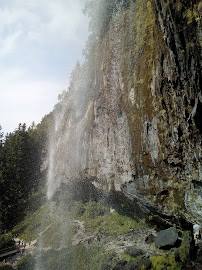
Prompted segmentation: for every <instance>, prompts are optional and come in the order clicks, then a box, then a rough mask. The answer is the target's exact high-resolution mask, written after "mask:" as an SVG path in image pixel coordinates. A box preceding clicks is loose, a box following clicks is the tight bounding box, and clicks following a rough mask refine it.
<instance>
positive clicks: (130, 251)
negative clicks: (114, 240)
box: [125, 247, 144, 257]
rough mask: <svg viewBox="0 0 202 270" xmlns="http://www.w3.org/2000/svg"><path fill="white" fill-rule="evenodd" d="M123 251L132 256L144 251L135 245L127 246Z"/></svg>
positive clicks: (141, 253)
mask: <svg viewBox="0 0 202 270" xmlns="http://www.w3.org/2000/svg"><path fill="white" fill-rule="evenodd" d="M125 253H126V254H128V255H130V256H132V257H137V256H139V255H143V254H144V252H143V251H142V250H141V249H138V248H137V247H127V248H126V250H125Z"/></svg>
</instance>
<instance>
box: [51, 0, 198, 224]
mask: <svg viewBox="0 0 202 270" xmlns="http://www.w3.org/2000/svg"><path fill="white" fill-rule="evenodd" d="M200 12H201V4H200V3H199V1H190V0H182V1H181V2H179V1H175V0H171V1H164V0H152V1H149V0H147V1H146V0H136V1H131V3H130V5H129V6H128V7H127V8H125V9H124V10H120V11H118V12H116V13H115V14H114V15H113V16H112V17H111V20H110V23H109V26H108V28H107V31H106V32H105V33H104V35H102V37H101V38H99V39H98V41H97V42H96V46H95V49H94V52H93V54H91V61H92V62H91V63H93V64H92V65H93V72H92V71H91V72H90V71H89V69H90V68H89V66H90V65H91V63H90V64H89V62H90V61H88V63H85V64H84V65H83V66H82V67H80V66H78V67H77V69H76V71H75V72H74V74H73V76H72V85H71V91H70V92H69V93H66V94H65V96H64V97H63V99H62V101H61V102H60V103H59V104H57V106H56V109H55V115H56V130H55V132H54V134H53V135H54V136H53V138H52V143H51V149H52V161H51V162H52V163H51V164H52V165H51V166H50V167H51V177H52V180H51V181H50V182H54V184H53V185H54V186H57V185H59V184H60V182H62V181H67V179H73V178H74V177H77V178H78V177H81V178H83V177H85V178H89V179H92V180H93V181H94V184H95V185H96V186H97V187H99V188H102V189H105V190H115V191H120V192H121V193H124V194H125V195H126V196H127V197H129V198H131V199H133V198H139V199H140V201H142V202H143V201H144V202H147V204H148V205H150V206H152V207H155V208H156V209H158V211H160V212H162V213H164V214H166V215H169V214H174V215H176V216H186V217H187V218H190V217H193V216H195V217H198V218H199V219H200V216H202V215H201V205H202V202H201V201H202V200H201V197H202V165H201V157H202V154H201V137H202V122H201V119H200V117H201V115H202V94H201V92H200V87H199V79H200V62H199V60H200V59H199V57H200V53H199V52H200V38H199V36H200V27H199V26H200V25H199V24H200ZM92 59H93V60H92ZM91 68H92V67H91ZM53 189H54V188H53ZM193 198H194V200H193ZM148 213H150V212H148ZM150 214H152V213H150Z"/></svg>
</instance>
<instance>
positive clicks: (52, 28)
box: [0, 0, 88, 132]
mask: <svg viewBox="0 0 202 270" xmlns="http://www.w3.org/2000/svg"><path fill="white" fill-rule="evenodd" d="M84 2H85V0H57V1H56V0H29V1H26V0H9V1H7V0H4V1H2V0H0V60H1V61H0V86H1V89H2V90H1V98H0V125H2V127H3V129H4V131H6V132H7V131H9V132H10V131H13V130H14V128H16V127H17V126H18V123H19V122H21V123H22V122H26V123H27V124H28V125H30V124H31V122H32V121H36V122H39V121H40V120H41V118H42V117H43V116H44V115H45V114H47V113H49V112H50V111H51V110H52V109H53V107H54V105H55V104H56V102H57V96H58V94H59V93H61V91H62V90H63V89H64V88H65V87H64V83H63V81H64V80H65V79H67V76H68V74H69V73H70V72H71V70H68V69H69V68H70V67H71V68H72V67H73V66H74V65H75V63H76V61H77V60H79V59H78V55H79V54H80V53H81V51H82V48H83V47H84V43H85V41H86V39H87V36H88V18H87V17H85V16H84V15H83V14H82V8H83V5H84ZM79 50H80V51H79ZM11 53H12V54H11ZM73 54H75V55H74V56H73ZM67 55H68V56H67ZM62 65H63V66H62ZM61 72H62V73H63V74H62V76H59V75H58V74H59V73H61ZM64 74H65V75H64ZM64 76H66V77H65V78H64Z"/></svg>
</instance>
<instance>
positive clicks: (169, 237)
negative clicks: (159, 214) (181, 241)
mask: <svg viewBox="0 0 202 270" xmlns="http://www.w3.org/2000/svg"><path fill="white" fill-rule="evenodd" d="M177 239H178V232H177V230H176V228H175V227H171V228H169V229H166V230H162V231H160V232H159V233H158V234H157V237H156V239H155V241H154V243H155V245H156V246H157V247H158V248H166V247H170V246H174V245H175V243H176V241H177Z"/></svg>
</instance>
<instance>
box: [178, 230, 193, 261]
mask: <svg viewBox="0 0 202 270" xmlns="http://www.w3.org/2000/svg"><path fill="white" fill-rule="evenodd" d="M189 236H190V232H189V231H185V232H184V233H183V238H182V243H181V246H180V248H179V254H180V259H181V261H182V262H185V261H186V259H187V255H188V254H187V252H186V250H187V248H188V245H190V243H189V241H188V237H189Z"/></svg>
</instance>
